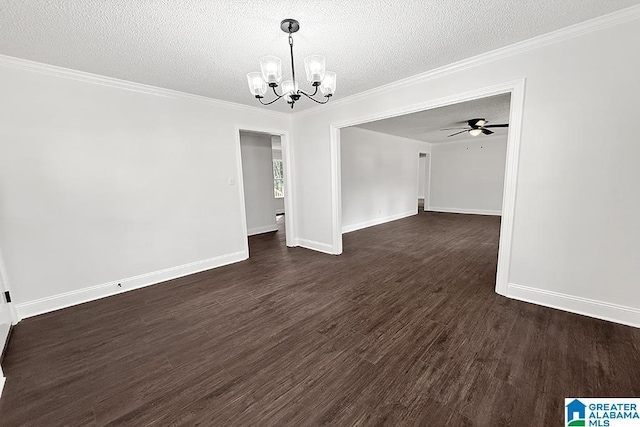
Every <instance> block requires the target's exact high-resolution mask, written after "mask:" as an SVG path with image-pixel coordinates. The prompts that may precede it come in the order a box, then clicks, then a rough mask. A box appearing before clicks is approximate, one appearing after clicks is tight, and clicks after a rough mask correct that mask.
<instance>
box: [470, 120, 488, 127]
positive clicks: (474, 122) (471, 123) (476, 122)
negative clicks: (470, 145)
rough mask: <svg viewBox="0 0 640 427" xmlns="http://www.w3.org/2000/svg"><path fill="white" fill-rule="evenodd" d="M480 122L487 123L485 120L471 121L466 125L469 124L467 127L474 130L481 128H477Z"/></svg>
mask: <svg viewBox="0 0 640 427" xmlns="http://www.w3.org/2000/svg"><path fill="white" fill-rule="evenodd" d="M480 121H482V122H484V124H486V123H487V122H488V120H485V119H471V120H469V121H468V122H467V123H469V126H471V127H472V128H476V127H481V126H478V122H480Z"/></svg>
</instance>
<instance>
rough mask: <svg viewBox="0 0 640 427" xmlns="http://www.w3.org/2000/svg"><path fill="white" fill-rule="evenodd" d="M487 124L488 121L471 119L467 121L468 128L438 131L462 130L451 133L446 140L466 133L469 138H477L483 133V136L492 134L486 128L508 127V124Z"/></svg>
mask: <svg viewBox="0 0 640 427" xmlns="http://www.w3.org/2000/svg"><path fill="white" fill-rule="evenodd" d="M487 123H489V120H485V119H471V120H467V124H468V125H469V126H468V127H464V128H446V129H440V130H457V129H464V130H461V131H460V132H456V133H452V134H451V135H449V136H447V138H448V137H451V136H456V135H459V134H461V133H465V132H468V133H469V135H471V136H478V135H480V134H481V133H483V134H485V135H491V134H492V133H494V132H493V131H491V130H489V129H488V128H507V127H509V123H503V124H499V125H488V124H487Z"/></svg>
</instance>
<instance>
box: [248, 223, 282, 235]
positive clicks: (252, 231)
mask: <svg viewBox="0 0 640 427" xmlns="http://www.w3.org/2000/svg"><path fill="white" fill-rule="evenodd" d="M271 231H278V224H269V225H265V226H262V227H254V228H250V229H248V230H247V236H255V235H256V234H262V233H269V232H271Z"/></svg>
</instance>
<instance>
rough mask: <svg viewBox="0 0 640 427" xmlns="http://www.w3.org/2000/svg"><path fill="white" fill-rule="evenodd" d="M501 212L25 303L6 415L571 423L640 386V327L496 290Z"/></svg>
mask: <svg viewBox="0 0 640 427" xmlns="http://www.w3.org/2000/svg"><path fill="white" fill-rule="evenodd" d="M498 234H499V218H497V217H486V216H474V215H457V214H444V213H424V212H421V213H420V214H419V215H417V216H414V217H410V218H406V219H403V220H399V221H395V222H392V223H388V224H383V225H380V226H377V227H373V228H369V229H365V230H361V231H357V232H353V233H349V234H346V235H345V236H344V255H342V256H339V257H336V256H330V255H324V254H320V253H316V252H313V251H309V250H306V249H302V248H291V249H288V248H286V247H285V245H284V232H283V230H280V231H278V232H277V233H270V234H264V235H260V236H255V237H252V238H251V239H250V249H251V258H250V259H249V260H248V261H245V262H242V263H238V264H234V265H230V266H226V267H222V268H219V269H215V270H211V271H207V272H203V273H199V274H195V275H192V276H188V277H184V278H181V279H176V280H172V281H169V282H166V283H163V284H160V285H156V286H151V287H148V288H144V289H140V290H136V291H132V292H127V293H124V294H121V295H117V296H114V297H110V298H105V299H102V300H99V301H94V302H90V303H86V304H82V305H79V306H75V307H71V308H68V309H65V310H61V311H58V312H54V313H49V314H45V315H42V316H38V317H35V318H31V319H26V320H24V321H23V322H21V323H20V324H18V325H17V327H16V328H15V330H14V332H13V336H12V338H11V342H10V343H9V347H8V349H7V353H6V356H5V360H4V364H3V368H4V369H5V374H6V376H7V378H8V380H7V384H6V387H5V391H4V394H3V396H2V399H0V425H2V426H19V425H33V426H42V425H47V426H58V425H59V426H63V425H64V426H75V425H78V426H85V425H133V426H138V425H160V426H166V425H207V426H214V425H216V426H218V425H220V426H222V425H229V426H250V425H260V426H302V425H310V426H311V425H338V426H350V425H366V426H370V425H394V426H398V425H437V426H444V425H452V426H460V425H492V426H495V425H522V426H525V425H526V426H552V425H561V423H562V420H563V398H564V397H567V396H640V330H638V329H634V328H631V327H626V326H621V325H616V324H613V323H609V322H604V321H599V320H595V319H590V318H587V317H583V316H579V315H574V314H570V313H565V312H562V311H558V310H553V309H548V308H544V307H539V306H535V305H531V304H527V303H523V302H518V301H514V300H509V299H506V298H503V297H501V296H499V295H496V294H495V293H494V291H493V289H494V283H495V272H496V258H497V244H498Z"/></svg>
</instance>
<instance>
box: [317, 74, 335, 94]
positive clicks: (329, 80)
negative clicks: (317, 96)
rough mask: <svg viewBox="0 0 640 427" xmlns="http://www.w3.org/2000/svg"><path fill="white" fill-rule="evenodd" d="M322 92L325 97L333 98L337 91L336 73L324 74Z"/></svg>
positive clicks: (321, 85)
mask: <svg viewBox="0 0 640 427" xmlns="http://www.w3.org/2000/svg"><path fill="white" fill-rule="evenodd" d="M320 91H321V92H322V94H323V95H324V96H331V95H333V94H334V92H335V91H336V73H334V72H333V71H327V72H326V73H325V74H324V79H323V80H322V83H321V84H320Z"/></svg>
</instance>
